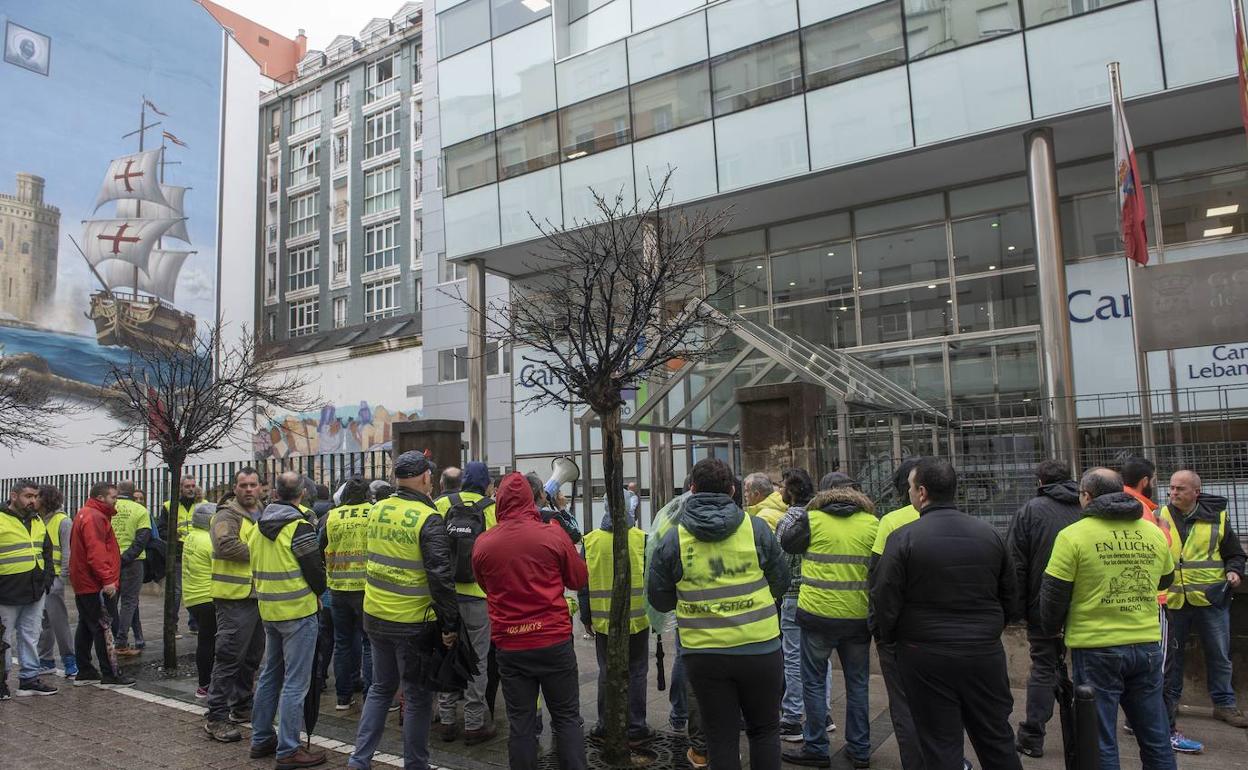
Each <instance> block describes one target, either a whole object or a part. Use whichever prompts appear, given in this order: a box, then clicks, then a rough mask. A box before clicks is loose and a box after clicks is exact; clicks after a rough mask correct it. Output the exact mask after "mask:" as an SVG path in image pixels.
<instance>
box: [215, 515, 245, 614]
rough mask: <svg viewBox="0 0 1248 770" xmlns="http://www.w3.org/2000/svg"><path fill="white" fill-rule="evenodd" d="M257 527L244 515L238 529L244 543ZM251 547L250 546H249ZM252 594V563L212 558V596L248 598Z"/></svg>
mask: <svg viewBox="0 0 1248 770" xmlns="http://www.w3.org/2000/svg"><path fill="white" fill-rule="evenodd" d="M255 528H256V525H255V524H252V523H251V519H248V518H246V517H243V524H242V526H241V527H239V529H238V539H239V540H242V541H243V542H244V543H246V542H248V539H249V538H250V537H251V531H252V530H253V529H255ZM248 547H249V548H250V546H248ZM249 596H251V563H250V562H245V561H230V560H228V559H218V558H216V557H215V556H214V557H213V559H212V598H214V599H246V598H248V597H249Z"/></svg>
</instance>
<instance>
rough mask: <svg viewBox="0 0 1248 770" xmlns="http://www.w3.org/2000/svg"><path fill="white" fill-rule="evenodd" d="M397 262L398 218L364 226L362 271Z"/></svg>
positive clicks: (388, 265)
mask: <svg viewBox="0 0 1248 770" xmlns="http://www.w3.org/2000/svg"><path fill="white" fill-rule="evenodd" d="M398 263H399V220H397V219H395V220H391V221H389V222H386V223H384V224H380V225H375V226H373V227H368V228H365V230H364V272H366V273H371V272H373V271H374V270H380V269H382V268H383V267H390V266H391V265H397V264H398Z"/></svg>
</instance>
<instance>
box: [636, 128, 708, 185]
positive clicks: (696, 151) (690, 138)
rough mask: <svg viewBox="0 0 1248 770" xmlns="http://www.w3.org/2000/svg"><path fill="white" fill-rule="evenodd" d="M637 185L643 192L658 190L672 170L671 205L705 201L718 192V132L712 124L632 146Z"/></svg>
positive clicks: (683, 130) (671, 133)
mask: <svg viewBox="0 0 1248 770" xmlns="http://www.w3.org/2000/svg"><path fill="white" fill-rule="evenodd" d="M633 162H634V163H635V164H636V167H637V184H638V186H639V187H640V188H641V189H642V190H643V191H647V190H649V189H650V183H651V182H653V183H654V184H655V185H656V186H657V185H658V184H659V182H660V180H662V179H663V176H664V175H665V174H666V173H667V172H668V170H669V169H670V170H671V173H672V177H671V179H670V180H669V189H670V191H671V202H672V203H681V202H683V201H690V200H694V199H697V198H705V197H707V196H708V195H714V194H715V193H716V192H717V189H716V184H715V131H714V129H713V128H712V127H711V124H710V123H702V124H700V125H697V126H690V127H689V128H684V129H681V130H680V131H672V132H670V133H667V134H661V135H660V136H656V137H654V138H653V139H647V140H645V141H643V142H636V143H635V144H633Z"/></svg>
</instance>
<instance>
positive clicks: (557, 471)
mask: <svg viewBox="0 0 1248 770" xmlns="http://www.w3.org/2000/svg"><path fill="white" fill-rule="evenodd" d="M580 477H581V469H580V468H578V467H577V465H576V463H574V462H572V460H570V459H568V458H567V457H556V458H555V459H554V460H551V461H550V478H549V479H547V480H546V484H545V486H544V487H543V489H545V490H546V494H547V495H548V496H550V497H554V496H555V493H556V492H558V491H559V487H561V486H563V485H564V484H567V483H569V482H572V481H576V480H577V479H579V478H580Z"/></svg>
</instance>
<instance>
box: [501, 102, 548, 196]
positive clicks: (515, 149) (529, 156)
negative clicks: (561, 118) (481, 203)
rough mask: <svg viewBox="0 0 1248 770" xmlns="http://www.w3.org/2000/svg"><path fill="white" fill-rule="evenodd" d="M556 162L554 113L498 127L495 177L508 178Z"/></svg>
mask: <svg viewBox="0 0 1248 770" xmlns="http://www.w3.org/2000/svg"><path fill="white" fill-rule="evenodd" d="M558 162H559V129H558V127H557V125H556V121H555V113H553V112H552V113H550V114H548V115H542V116H539V117H536V118H532V119H530V120H526V121H525V122H523V123H517V124H515V125H514V126H508V127H507V128H500V129H499V130H498V178H499V179H510V178H511V177H513V176H519V175H520V174H527V173H529V172H530V171H537V170H538V169H543V168H546V167H547V166H553V165H555V164H556V163H558Z"/></svg>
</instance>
